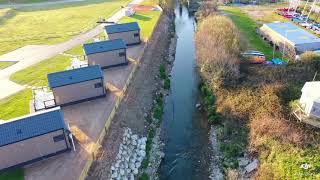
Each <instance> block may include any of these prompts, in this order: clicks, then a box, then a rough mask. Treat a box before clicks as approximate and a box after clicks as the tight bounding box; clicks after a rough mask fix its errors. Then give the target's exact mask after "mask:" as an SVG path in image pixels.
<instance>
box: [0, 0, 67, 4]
mask: <svg viewBox="0 0 320 180" xmlns="http://www.w3.org/2000/svg"><path fill="white" fill-rule="evenodd" d="M50 1H59V0H0V4H8V2H10V3H16V4H22V3H38V2H50ZM60 1H61V0H60Z"/></svg>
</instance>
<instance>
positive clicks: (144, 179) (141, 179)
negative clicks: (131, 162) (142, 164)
mask: <svg viewBox="0 0 320 180" xmlns="http://www.w3.org/2000/svg"><path fill="white" fill-rule="evenodd" d="M139 180H149V175H148V174H147V173H145V172H144V173H142V174H141V176H140V177H139Z"/></svg>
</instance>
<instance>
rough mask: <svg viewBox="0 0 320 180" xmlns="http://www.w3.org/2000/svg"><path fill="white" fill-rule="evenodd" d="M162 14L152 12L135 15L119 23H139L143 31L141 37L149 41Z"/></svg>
mask: <svg viewBox="0 0 320 180" xmlns="http://www.w3.org/2000/svg"><path fill="white" fill-rule="evenodd" d="M160 15H161V12H159V11H152V12H144V13H140V12H139V13H135V14H134V15H133V16H131V17H124V18H122V19H121V20H120V22H119V23H127V22H138V24H139V26H140V29H141V36H142V38H143V39H145V40H147V39H148V38H150V36H151V35H152V32H153V30H154V28H155V25H156V24H157V22H158V20H159V18H160Z"/></svg>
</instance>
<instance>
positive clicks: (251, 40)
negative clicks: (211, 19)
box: [221, 6, 281, 60]
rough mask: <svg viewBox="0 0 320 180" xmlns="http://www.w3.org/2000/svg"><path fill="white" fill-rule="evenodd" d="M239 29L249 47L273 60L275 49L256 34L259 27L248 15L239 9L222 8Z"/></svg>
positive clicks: (277, 55)
mask: <svg viewBox="0 0 320 180" xmlns="http://www.w3.org/2000/svg"><path fill="white" fill-rule="evenodd" d="M221 9H222V10H223V11H224V12H226V13H227V14H228V16H229V17H230V18H231V19H232V21H233V22H234V23H235V24H236V26H237V27H238V28H239V30H240V32H241V34H242V36H243V38H244V39H245V40H246V41H247V42H248V46H249V47H250V48H252V49H254V50H258V51H261V52H263V53H264V54H265V55H266V58H267V59H268V60H271V59H272V53H273V48H272V46H270V45H269V44H268V43H267V42H266V41H264V40H263V39H262V38H261V37H260V36H259V35H258V34H257V32H256V30H257V28H258V26H257V24H256V22H255V21H253V20H252V19H251V18H250V17H249V16H248V15H247V14H246V13H244V12H243V11H241V9H239V8H238V7H231V6H223V7H222V8H221ZM275 56H276V57H281V53H279V52H276V53H275Z"/></svg>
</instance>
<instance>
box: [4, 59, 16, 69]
mask: <svg viewBox="0 0 320 180" xmlns="http://www.w3.org/2000/svg"><path fill="white" fill-rule="evenodd" d="M15 63H16V62H9V61H0V69H5V68H7V67H9V66H11V65H13V64H15Z"/></svg>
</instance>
